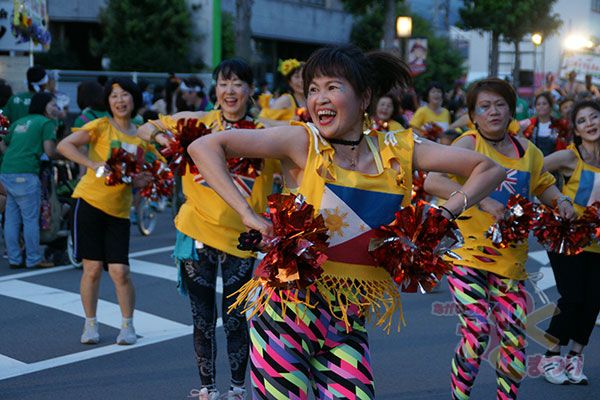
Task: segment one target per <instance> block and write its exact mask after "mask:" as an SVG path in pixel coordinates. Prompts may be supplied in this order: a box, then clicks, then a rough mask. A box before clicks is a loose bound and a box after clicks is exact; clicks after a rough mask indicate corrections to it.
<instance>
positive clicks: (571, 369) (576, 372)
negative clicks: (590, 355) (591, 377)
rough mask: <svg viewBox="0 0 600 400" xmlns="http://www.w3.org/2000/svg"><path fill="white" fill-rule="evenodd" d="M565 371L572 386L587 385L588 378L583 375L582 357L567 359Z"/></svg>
mask: <svg viewBox="0 0 600 400" xmlns="http://www.w3.org/2000/svg"><path fill="white" fill-rule="evenodd" d="M566 364H567V365H566V367H565V371H566V373H567V378H568V379H569V382H570V383H572V384H574V385H587V384H588V378H587V376H585V374H584V373H583V355H577V356H569V357H567V363H566Z"/></svg>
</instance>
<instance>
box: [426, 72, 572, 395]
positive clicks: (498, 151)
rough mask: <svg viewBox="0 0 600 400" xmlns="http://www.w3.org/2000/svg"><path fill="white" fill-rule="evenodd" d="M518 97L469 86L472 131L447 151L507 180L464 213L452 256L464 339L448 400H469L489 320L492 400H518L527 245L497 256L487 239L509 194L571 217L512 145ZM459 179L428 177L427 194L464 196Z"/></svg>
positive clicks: (485, 83) (525, 145)
mask: <svg viewBox="0 0 600 400" xmlns="http://www.w3.org/2000/svg"><path fill="white" fill-rule="evenodd" d="M516 101H517V96H516V93H515V91H514V89H513V88H512V86H510V84H508V83H507V82H505V81H502V80H500V79H495V78H490V79H484V80H481V81H478V82H476V83H474V84H473V85H472V86H471V88H470V89H469V91H468V93H467V108H468V111H469V117H470V118H471V120H472V121H473V123H474V124H475V128H476V129H475V130H470V131H467V132H465V133H464V134H463V135H462V136H461V137H459V138H458V139H457V140H456V141H455V142H454V143H453V144H452V146H451V148H463V149H468V150H474V151H476V152H477V153H480V154H482V155H485V156H487V157H489V158H491V159H492V160H494V161H496V162H497V163H498V164H500V165H501V166H502V167H504V168H505V169H506V174H507V177H506V180H505V181H504V182H502V184H500V185H498V186H497V188H496V190H495V191H493V192H492V194H491V195H490V197H486V198H485V199H483V200H482V201H481V202H480V203H479V207H473V208H472V209H470V210H468V211H467V212H466V213H465V218H464V219H462V218H461V219H460V220H459V221H458V226H459V228H460V230H461V232H462V234H463V236H464V237H465V245H464V246H463V247H462V248H460V249H458V250H457V251H456V253H458V255H460V256H461V257H462V260H459V261H455V266H454V269H453V272H452V274H451V275H450V276H449V277H448V283H449V284H450V290H451V292H452V296H453V298H454V302H455V303H456V305H457V306H458V313H459V314H458V318H459V320H460V334H461V339H460V343H459V345H458V347H457V348H456V352H455V355H454V358H453V360H452V372H451V373H452V376H451V385H452V398H453V399H456V400H463V399H468V398H469V396H470V393H471V389H472V387H473V384H474V382H475V378H476V377H477V374H478V372H479V366H480V364H481V360H482V356H483V354H484V352H485V350H486V347H487V344H488V339H489V334H490V329H491V324H490V322H489V319H488V317H489V314H490V313H491V314H492V315H493V316H494V318H495V320H496V325H497V330H498V333H499V335H500V348H499V352H498V355H497V359H496V360H494V361H495V362H496V375H497V392H496V395H497V398H498V399H515V398H516V397H517V392H518V389H519V384H520V382H521V380H522V379H523V377H524V376H525V328H526V322H527V297H526V291H525V280H526V279H527V272H526V271H525V262H526V261H527V243H523V244H520V245H516V246H510V247H507V248H505V249H497V248H495V247H494V246H493V244H492V241H491V239H488V238H485V237H484V232H485V231H486V230H487V229H488V227H489V226H490V225H492V223H493V222H494V218H500V217H501V216H502V215H503V212H504V208H505V205H506V203H507V200H508V198H509V197H510V195H511V194H519V195H521V196H523V197H525V198H528V199H532V198H533V196H537V197H538V198H539V199H540V201H541V202H542V203H545V204H549V205H553V204H557V207H558V209H559V211H560V213H561V215H563V216H566V217H571V216H572V215H573V213H574V211H573V207H572V205H571V202H570V200H569V199H568V198H567V197H565V196H562V195H561V193H560V192H559V190H558V189H557V188H556V186H554V182H555V180H554V177H553V176H552V175H551V174H550V173H548V172H546V171H545V170H544V169H543V164H544V163H543V155H542V153H541V151H540V150H539V149H538V148H537V147H535V145H534V144H533V143H531V142H529V141H528V140H525V139H521V138H517V137H514V136H513V135H511V134H510V132H509V129H508V127H509V123H510V121H511V119H512V116H513V115H514V113H515V108H516ZM464 182H465V180H464V178H461V177H457V176H455V177H454V180H451V179H449V178H448V177H447V176H444V175H442V174H437V173H436V174H429V175H428V177H427V180H426V181H425V190H426V191H427V192H428V193H431V194H432V195H434V196H439V197H440V198H448V196H450V195H451V193H454V192H456V191H459V192H460V191H461V190H464V186H462V184H463V183H464Z"/></svg>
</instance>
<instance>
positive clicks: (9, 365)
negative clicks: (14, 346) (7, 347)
mask: <svg viewBox="0 0 600 400" xmlns="http://www.w3.org/2000/svg"><path fill="white" fill-rule="evenodd" d="M24 365H27V364H26V363H24V362H21V361H19V360H15V359H14V358H10V357H7V356H5V355H2V354H0V374H1V373H2V371H5V370H8V369H13V368H19V367H22V366H24Z"/></svg>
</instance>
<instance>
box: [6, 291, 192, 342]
mask: <svg viewBox="0 0 600 400" xmlns="http://www.w3.org/2000/svg"><path fill="white" fill-rule="evenodd" d="M0 295H3V296H7V297H12V298H14V299H18V300H23V301H27V302H29V303H34V304H38V305H41V306H44V307H49V308H54V309H56V310H59V311H62V312H67V313H69V314H74V315H77V316H78V317H82V318H84V317H85V315H84V313H83V307H82V306H81V299H80V297H79V294H78V293H72V292H67V291H65V290H61V289H56V288H52V287H49V286H43V285H38V284H35V283H30V282H24V281H19V280H14V281H8V282H0ZM97 316H98V322H100V323H101V324H105V325H109V326H112V327H114V328H117V329H119V328H120V327H121V311H120V309H119V306H118V304H114V303H111V302H108V301H106V300H99V301H98V311H97ZM134 325H135V328H136V332H137V334H138V335H140V336H144V337H147V336H156V335H164V334H168V333H169V332H173V331H181V330H182V329H185V328H189V326H188V325H184V324H180V323H179V322H174V321H171V320H168V319H165V318H161V317H157V316H155V315H152V314H149V313H147V312H144V311H139V310H136V311H135V316H134Z"/></svg>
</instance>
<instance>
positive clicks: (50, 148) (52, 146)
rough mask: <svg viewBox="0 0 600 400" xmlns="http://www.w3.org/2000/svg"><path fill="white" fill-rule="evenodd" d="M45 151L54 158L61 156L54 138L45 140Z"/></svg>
mask: <svg viewBox="0 0 600 400" xmlns="http://www.w3.org/2000/svg"><path fill="white" fill-rule="evenodd" d="M44 153H46V155H47V156H48V157H50V158H51V159H53V160H54V159H57V158H60V154H59V153H58V152H57V151H56V142H55V141H54V140H44Z"/></svg>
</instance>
